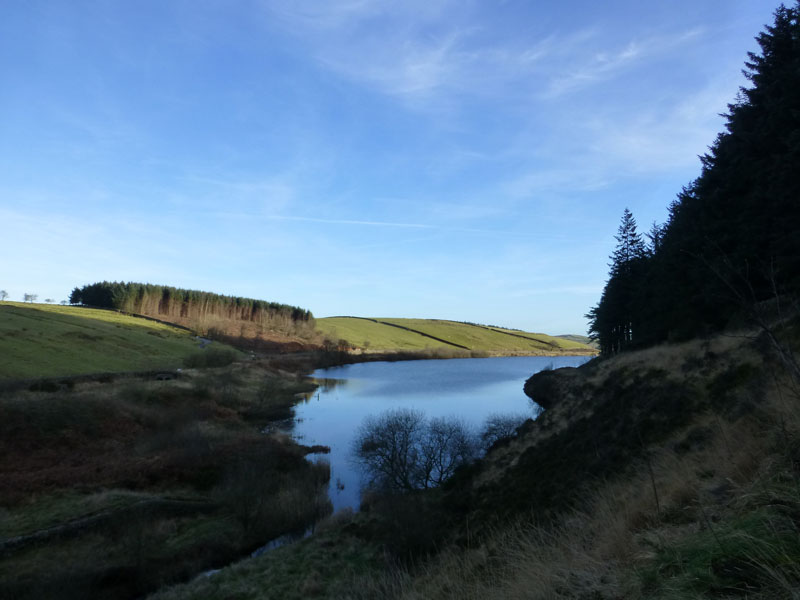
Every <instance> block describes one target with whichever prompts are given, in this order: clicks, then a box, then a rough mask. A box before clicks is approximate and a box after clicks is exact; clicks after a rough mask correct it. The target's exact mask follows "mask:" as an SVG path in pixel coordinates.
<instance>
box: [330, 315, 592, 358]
mask: <svg viewBox="0 0 800 600" xmlns="http://www.w3.org/2000/svg"><path fill="white" fill-rule="evenodd" d="M317 328H318V330H319V331H320V332H322V333H323V334H324V335H325V336H326V337H327V338H328V339H330V340H333V341H334V342H337V341H338V340H343V341H345V342H346V343H347V345H348V346H350V347H353V348H356V349H358V350H360V351H364V352H403V351H405V352H429V353H435V352H445V353H446V352H453V353H454V354H458V352H459V351H460V352H461V353H462V354H463V353H470V352H478V353H483V354H484V355H513V354H525V355H538V356H556V355H560V354H595V353H596V351H595V350H594V349H593V348H591V347H590V346H587V345H586V344H583V343H581V342H578V341H574V340H571V339H566V338H562V337H554V336H549V335H546V334H543V333H529V332H525V331H517V330H511V329H503V328H498V327H490V326H485V325H476V324H472V323H460V322H456V321H446V320H440V319H384V318H380V319H365V318H358V317H328V318H324V319H317Z"/></svg>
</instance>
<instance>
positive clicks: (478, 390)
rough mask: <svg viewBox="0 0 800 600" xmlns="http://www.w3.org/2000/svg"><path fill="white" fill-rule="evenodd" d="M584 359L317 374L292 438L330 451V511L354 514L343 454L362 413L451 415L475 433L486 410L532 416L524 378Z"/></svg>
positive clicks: (438, 363) (352, 480)
mask: <svg viewBox="0 0 800 600" xmlns="http://www.w3.org/2000/svg"><path fill="white" fill-rule="evenodd" d="M587 360H588V357H585V356H561V357H550V356H547V357H540V356H514V357H499V358H473V359H451V360H414V361H402V362H394V363H388V362H374V363H360V364H355V365H346V366H343V367H334V368H331V369H319V370H317V371H315V372H314V373H313V376H314V377H315V378H316V379H318V380H319V382H320V383H321V385H320V387H319V388H318V389H317V390H316V391H315V392H314V393H313V394H312V395H311V396H310V397H309V398H308V399H307V400H306V401H305V402H301V403H300V404H298V406H297V407H296V423H295V426H294V432H293V433H294V436H295V438H296V439H298V440H299V441H300V442H301V443H304V444H307V445H313V444H322V445H325V446H330V448H331V452H330V454H328V455H320V456H319V457H318V460H329V461H330V464H331V484H330V495H331V501H332V502H333V506H334V510H340V509H342V508H345V507H351V508H353V509H355V510H357V509H358V504H359V486H360V474H359V472H358V470H357V468H356V467H355V465H353V464H352V461H351V458H350V449H351V445H352V440H353V437H354V435H355V432H356V431H357V429H358V427H359V425H360V424H361V422H362V421H363V420H364V418H365V417H366V416H367V415H371V414H379V413H381V412H383V411H386V410H389V409H393V408H400V407H404V408H413V409H420V410H422V411H424V412H425V414H426V415H427V416H428V417H439V416H457V417H459V418H461V419H463V420H464V421H466V422H467V423H469V424H470V425H472V426H474V427H476V428H479V427H480V426H481V424H482V423H483V421H484V420H485V418H486V417H487V416H488V415H490V414H492V413H515V414H524V415H526V416H532V414H533V404H532V403H531V401H530V400H529V399H528V398H527V397H526V396H525V394H524V393H523V392H522V386H523V384H524V383H525V380H526V379H527V378H528V377H530V376H531V374H533V373H535V372H537V371H540V370H542V369H544V368H548V367H550V366H552V367H553V368H559V367H575V366H579V365H581V364H583V363H584V362H586V361H587ZM342 486H343V487H342Z"/></svg>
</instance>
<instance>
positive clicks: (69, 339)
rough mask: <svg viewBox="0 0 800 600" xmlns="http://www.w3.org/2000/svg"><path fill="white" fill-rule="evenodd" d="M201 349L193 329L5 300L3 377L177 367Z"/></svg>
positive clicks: (0, 312)
mask: <svg viewBox="0 0 800 600" xmlns="http://www.w3.org/2000/svg"><path fill="white" fill-rule="evenodd" d="M197 350H198V343H197V342H196V341H195V340H194V339H193V337H192V334H191V333H190V332H188V331H185V330H183V329H178V328H176V327H171V326H169V325H164V324H162V323H158V322H155V321H150V320H147V319H142V318H138V317H131V316H127V315H123V314H120V313H117V312H114V311H110V310H97V309H90V308H80V307H75V306H59V305H54V304H23V303H19V302H3V303H0V379H25V378H33V377H58V376H62V375H81V374H88V373H102V372H119V371H144V370H150V369H167V368H175V367H179V366H180V365H181V364H183V360H184V359H185V358H186V357H187V356H189V355H191V354H193V353H195V352H197Z"/></svg>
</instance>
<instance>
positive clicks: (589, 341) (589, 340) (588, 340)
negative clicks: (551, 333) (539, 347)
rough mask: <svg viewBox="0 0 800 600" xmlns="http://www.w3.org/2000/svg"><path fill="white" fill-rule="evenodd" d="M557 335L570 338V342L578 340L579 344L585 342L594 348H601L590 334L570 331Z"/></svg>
mask: <svg viewBox="0 0 800 600" xmlns="http://www.w3.org/2000/svg"><path fill="white" fill-rule="evenodd" d="M556 337H558V338H563V339H565V340H569V341H570V342H578V343H579V344H585V345H587V346H591V347H592V348H597V349H598V350H599V347H598V345H597V342H596V341H594V340H592V338H590V337H589V336H588V335H576V334H574V333H570V334H566V335H557V336H556Z"/></svg>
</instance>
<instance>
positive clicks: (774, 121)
mask: <svg viewBox="0 0 800 600" xmlns="http://www.w3.org/2000/svg"><path fill="white" fill-rule="evenodd" d="M756 40H757V41H758V44H759V46H760V48H761V52H760V53H753V52H750V53H748V57H749V60H747V61H746V62H745V66H746V69H745V70H744V71H743V72H744V74H745V76H746V77H747V79H748V80H749V81H750V83H751V84H752V85H751V86H749V87H743V88H741V89H740V92H739V94H738V95H737V98H736V100H735V101H734V102H733V103H731V104H729V105H728V113H727V114H725V115H724V116H725V118H726V124H725V131H723V132H722V133H720V134H719V135H718V136H717V138H716V140H715V141H714V143H713V144H712V146H711V147H710V148H709V151H708V153H706V154H705V155H703V156H702V157H700V159H701V163H702V170H701V173H700V176H699V177H698V178H697V179H695V180H694V181H693V182H692V183H690V184H689V185H688V186H686V187H684V188H683V190H682V191H681V192H680V193H679V194H678V196H677V198H676V199H675V200H674V201H673V202H672V203H671V204H670V206H669V214H668V219H667V222H666V223H664V224H663V225H658V224H655V223H654V224H653V226H652V228H651V229H650V231H649V232H648V233H646V234H645V235H646V238H647V239H646V241H645V238H643V236H642V234H641V233H639V232H638V231H637V227H636V221H635V219H634V217H633V215H632V214H631V212H630V211H629V210H628V209H625V212H624V213H623V216H622V223H621V224H620V227H619V231H618V234H617V236H616V239H617V242H618V243H617V247H616V249H615V251H614V253H613V255H612V256H611V261H612V262H611V265H610V267H611V269H610V273H609V279H608V281H607V283H606V285H605V288H604V290H603V294H602V296H601V298H600V301H599V303H598V304H597V305H596V306H595V307H593V308H592V309H591V310H590V311H589V313H588V314H587V317H588V318H589V322H590V327H589V332H590V334H591V336H592V337H593V338H594V339H596V340H597V341H598V342H599V345H600V349H601V352H602V353H603V354H606V355H608V354H614V353H617V352H620V351H622V350H625V349H628V348H633V347H642V346H648V345H652V344H656V343H659V342H662V341H667V340H681V339H688V338H690V337H694V336H696V335H703V334H707V333H711V332H713V331H718V330H720V329H721V328H723V327H724V326H726V324H728V323H730V322H731V320H732V319H735V318H737V317H742V316H746V315H745V313H746V312H747V311H748V308H747V307H748V306H749V307H752V306H754V305H756V304H757V303H762V302H764V301H766V300H771V299H776V300H777V299H780V298H786V297H791V296H792V295H793V294H796V293H797V292H798V290H799V289H800V177H798V173H800V1H797V2H796V3H795V4H794V6H793V7H791V8H786V7H785V6H784V5H781V6H780V7H779V8H778V9H777V11H776V12H775V21H774V24H772V25H768V26H767V27H766V28H765V31H763V32H762V33H760V34H759V35H758V36H757V37H756Z"/></svg>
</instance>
